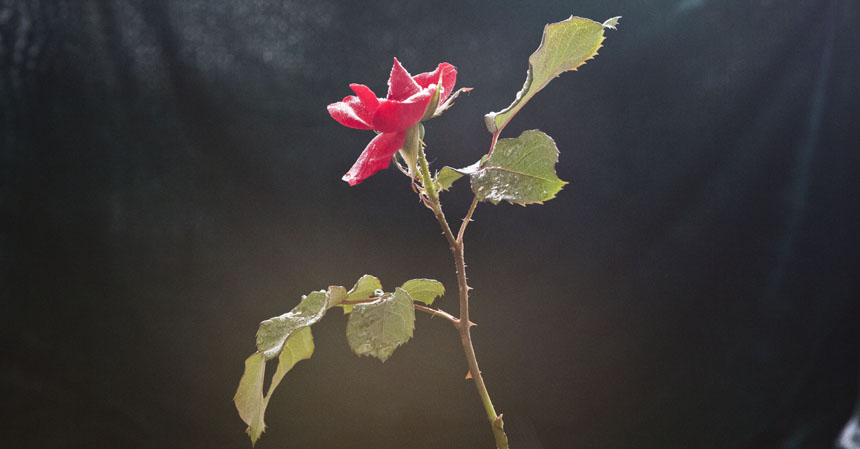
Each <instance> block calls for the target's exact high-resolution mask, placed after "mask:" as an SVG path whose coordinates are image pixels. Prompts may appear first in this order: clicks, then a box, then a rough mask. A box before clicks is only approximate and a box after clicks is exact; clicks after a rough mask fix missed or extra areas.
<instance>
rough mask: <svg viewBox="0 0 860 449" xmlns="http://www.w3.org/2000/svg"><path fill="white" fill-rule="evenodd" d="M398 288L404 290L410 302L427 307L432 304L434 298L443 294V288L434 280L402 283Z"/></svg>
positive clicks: (415, 280) (414, 280) (413, 280)
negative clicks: (420, 303)
mask: <svg viewBox="0 0 860 449" xmlns="http://www.w3.org/2000/svg"><path fill="white" fill-rule="evenodd" d="M400 288H402V289H403V290H406V292H407V293H409V296H411V297H412V300H414V301H418V302H423V303H424V304H427V305H428V306H429V305H430V304H433V301H434V300H436V298H438V297H440V296H442V295H444V294H445V286H444V285H442V283H441V282H439V281H437V280H434V279H412V280H409V281H406V282H405V283H403V285H402V286H401V287H400Z"/></svg>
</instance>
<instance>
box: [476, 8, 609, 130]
mask: <svg viewBox="0 0 860 449" xmlns="http://www.w3.org/2000/svg"><path fill="white" fill-rule="evenodd" d="M617 23H618V18H612V19H609V20H607V21H606V22H605V25H604V24H601V23H598V22H595V21H593V20H589V19H584V18H582V17H573V16H571V17H570V18H568V19H567V20H563V21H561V22H557V23H550V24H548V25H547V26H546V27H545V28H544V31H543V38H542V39H541V43H540V46H539V47H538V49H537V50H535V52H534V53H532V55H531V56H529V68H528V71H527V72H526V82H525V83H524V84H523V88H522V89H520V91H519V92H518V93H517V96H516V98H515V99H514V102H513V103H511V105H510V106H508V107H507V108H505V109H503V110H501V111H499V112H490V113H489V114H487V115H485V116H484V121H485V123H486V125H487V129H488V130H489V131H490V133H491V134H498V133H499V132H501V130H502V128H504V127H505V125H507V124H508V122H510V121H511V118H513V116H514V115H516V113H517V112H519V110H520V109H522V107H523V106H524V105H525V104H526V103H527V102H528V101H529V100H531V98H532V97H533V96H534V95H535V94H536V93H538V91H540V90H541V89H543V88H544V86H546V85H547V83H549V82H550V81H552V80H553V78H555V77H557V76H559V75H561V74H562V73H564V72H566V71H568V70H576V68H577V67H579V66H581V65H582V64H585V61H587V60H589V59H591V58H593V57H594V56H595V55H596V54H597V50H598V49H600V46H601V45H600V44H601V43H602V42H603V39H605V38H604V36H603V30H604V27H611V28H613V29H614V27H615V25H616V24H617Z"/></svg>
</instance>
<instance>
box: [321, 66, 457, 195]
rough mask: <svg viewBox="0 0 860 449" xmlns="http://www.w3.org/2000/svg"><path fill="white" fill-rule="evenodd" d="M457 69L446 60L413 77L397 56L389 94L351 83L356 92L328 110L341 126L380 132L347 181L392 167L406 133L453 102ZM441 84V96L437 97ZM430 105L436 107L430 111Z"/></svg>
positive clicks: (357, 179)
mask: <svg viewBox="0 0 860 449" xmlns="http://www.w3.org/2000/svg"><path fill="white" fill-rule="evenodd" d="M456 81H457V69H456V68H455V67H454V66H452V65H451V64H448V63H447V62H443V63H441V64H439V66H438V67H436V70H434V71H432V72H426V73H421V74H419V75H415V76H412V75H410V74H409V72H407V71H406V69H404V68H403V66H402V65H400V61H398V60H397V58H394V67H392V68H391V76H390V77H389V78H388V96H387V97H386V98H384V99H383V98H377V97H376V94H375V93H373V91H372V90H370V88H369V87H367V86H365V85H363V84H350V85H349V87H350V89H352V91H353V92H355V95H350V96H348V97H346V98H344V99H343V101H339V102H337V103H332V104H330V105H328V112H329V114H331V116H332V118H333V119H335V120H337V121H338V122H339V123H340V124H341V125H344V126H348V127H350V128H356V129H373V130H376V131H377V132H379V135H377V136H376V137H374V138H373V140H371V141H370V143H369V144H367V147H366V148H365V149H364V152H362V153H361V156H359V157H358V160H356V161H355V164H353V166H352V168H351V169H349V172H347V174H345V175H344V176H343V180H344V181H346V182H348V183H349V185H351V186H354V185H356V184H358V183H360V182H361V181H364V180H365V179H367V178H368V177H370V175H372V174H374V173H376V172H377V171H379V170H382V169H383V168H386V167H388V164H389V163H390V162H391V158H392V157H393V156H394V153H396V152H397V151H398V150H400V149H401V148H402V147H403V143H404V140H405V139H406V132H407V131H408V130H409V129H410V128H412V127H413V126H415V125H416V124H417V123H418V122H420V121H421V120H422V119H426V118H430V117H432V116H434V115H436V114H438V113H440V112H441V111H443V110H444V109H446V108H447V107H448V106H449V105H447V104H446V103H445V100H448V99H449V97H451V93H452V92H453V90H454V83H455V82H456ZM437 83H438V84H440V85H441V86H439V99H438V101H436V102H435V104H431V102H433V101H432V100H433V97H434V95H435V93H436V90H437ZM429 108H433V110H432V111H429V110H428V109H429Z"/></svg>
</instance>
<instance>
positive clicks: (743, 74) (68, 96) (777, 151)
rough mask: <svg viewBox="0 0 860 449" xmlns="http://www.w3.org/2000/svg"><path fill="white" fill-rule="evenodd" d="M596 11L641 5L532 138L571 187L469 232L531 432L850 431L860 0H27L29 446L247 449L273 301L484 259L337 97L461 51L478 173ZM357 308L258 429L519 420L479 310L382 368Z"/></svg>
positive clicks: (15, 84)
mask: <svg viewBox="0 0 860 449" xmlns="http://www.w3.org/2000/svg"><path fill="white" fill-rule="evenodd" d="M571 13H573V14H576V15H580V16H584V17H590V18H593V19H595V20H599V21H602V20H605V19H607V18H609V17H612V16H615V15H623V16H624V18H623V19H622V21H621V25H620V26H619V30H618V31H607V36H608V38H607V40H606V42H605V47H604V48H603V49H602V50H601V52H600V56H598V57H597V58H596V59H595V60H594V61H591V62H589V63H588V64H587V65H586V66H585V67H583V68H581V69H580V70H579V71H578V72H571V73H568V74H565V75H563V76H562V77H561V78H560V79H558V80H556V81H555V82H553V83H552V84H550V85H549V86H548V87H547V88H546V89H545V90H544V91H542V92H541V93H540V94H538V96H537V97H536V98H535V99H534V100H533V101H532V102H531V103H530V104H529V105H528V106H527V107H526V108H525V109H524V110H523V111H522V113H521V114H520V115H519V116H518V117H517V118H516V119H515V120H514V121H513V122H512V124H511V125H510V126H509V127H508V128H507V129H506V130H505V133H504V135H503V136H507V137H514V136H516V135H518V134H519V132H520V131H522V130H525V129H532V128H536V127H540V129H542V130H544V131H545V132H547V133H548V134H549V135H551V136H553V137H554V138H555V140H556V142H557V143H558V146H559V148H560V149H561V159H560V162H559V165H558V172H559V174H560V176H561V177H562V178H563V179H566V180H569V181H571V183H570V184H569V185H568V186H567V187H565V189H564V190H563V191H562V192H561V193H560V194H559V196H558V198H557V199H555V200H553V201H550V202H548V203H547V204H545V205H543V206H530V207H527V208H521V207H519V206H510V205H499V206H495V207H493V206H491V205H487V204H482V205H480V206H479V207H478V210H477V212H476V214H475V218H476V222H475V223H474V224H473V225H472V226H471V227H470V228H469V232H468V235H467V262H468V263H469V266H470V272H469V274H470V279H471V285H472V286H473V287H474V288H475V290H474V293H473V301H472V309H473V320H474V321H476V322H477V323H478V327H477V328H475V330H474V339H475V345H476V348H477V352H478V358H479V360H480V362H481V366H482V368H483V371H484V374H485V378H486V380H487V383H488V386H489V388H490V391H491V393H492V394H493V398H494V400H495V403H496V406H497V409H498V410H499V411H500V412H503V413H504V416H505V420H506V422H507V428H508V434H509V436H510V438H511V441H512V447H513V448H514V449H521V448H522V449H526V448H528V449H531V448H595V449H613V448H618V449H622V448H624V449H629V448H636V449H648V448H654V449H675V448H689V449H698V448H702V449H705V448H715V449H728V448H732V449H734V448H737V449H754V448H786V449H789V448H804V449H805V448H810V449H811V448H827V447H833V445H834V442H835V441H836V438H837V435H838V433H839V431H840V429H841V428H842V426H843V425H844V424H845V423H846V422H847V421H848V419H849V417H850V416H851V414H852V409H853V407H854V403H855V400H856V397H857V389H858V388H857V386H858V383H857V379H858V353H860V351H858V349H860V344H858V336H859V335H858V330H857V324H858V319H860V305H858V303H860V301H858V292H860V289H858V287H860V281H858V276H857V272H858V267H860V264H858V254H860V241H858V231H857V225H858V218H860V207H858V200H857V198H858V196H860V177H858V169H860V156H858V150H860V130H858V116H860V63H858V49H860V33H858V32H857V24H858V22H860V5H858V3H857V2H852V1H847V0H844V1H836V0H833V1H824V0H805V1H800V0H793V1H792V0H753V1H715V0H647V1H645V0H640V1H632V0H627V1H593V0H591V1H586V0H582V1H576V2H558V1H551V2H550V1H548V2H542V3H537V2H515V1H502V2H457V1H439V2H405V1H404V2H385V1H362V2H359V1H355V2H336V1H329V0H318V1H315V2H303V1H289V0H288V1H279V0H256V1H250V0H224V1H214V0H212V1H203V0H194V1H184V2H181V1H174V2H166V1H143V0H140V1H132V0H127V1H121V0H116V1H109V0H104V1H95V0H80V1H72V0H68V1H43V0H38V1H37V0H23V1H22V0H2V1H0V39H2V40H0V64H2V65H0V70H1V71H2V75H0V81H2V84H0V105H2V108H0V126H2V129H0V145H2V146H1V147H0V148H2V151H0V157H2V161H0V207H2V209H0V211H2V217H0V218H2V225H0V226H2V227H0V267H2V277H0V295H2V300H0V316H1V317H2V318H0V324H2V327H1V328H0V348H2V365H0V366H1V368H0V398H2V399H0V414H2V419H0V446H2V447H8V448H23V447H33V448H94V447H99V448H101V447H105V448H166V447H181V448H228V447H229V448H243V447H250V444H249V442H248V440H247V437H246V435H245V434H244V432H243V431H244V427H245V426H244V424H243V423H242V422H241V421H240V419H239V417H238V415H237V413H236V411H235V409H234V408H233V405H232V403H231V398H232V395H233V392H234V389H235V387H236V384H237V382H238V380H239V376H240V375H241V370H242V361H243V359H244V358H245V357H246V356H247V355H249V354H250V353H251V352H253V350H254V345H253V337H254V332H255V331H256V328H257V324H258V322H259V321H260V320H262V319H265V318H268V317H270V316H274V315H278V314H281V313H284V312H286V311H287V310H289V309H290V308H292V307H293V306H294V305H295V304H296V302H297V300H298V299H299V297H300V296H301V295H302V294H305V293H308V292H309V291H312V290H317V289H321V288H325V287H326V286H328V285H330V284H339V285H346V286H347V287H349V286H350V285H352V283H353V282H354V281H355V280H356V279H357V278H358V277H359V276H361V275H362V274H364V273H371V274H375V275H377V276H379V277H380V278H381V279H382V281H383V284H384V285H385V286H386V288H388V289H391V288H393V287H394V286H397V285H400V283H402V282H403V281H405V280H407V279H410V278H414V277H431V278H436V279H439V280H442V281H443V282H444V283H445V284H446V285H447V286H448V288H449V290H450V291H451V292H453V291H454V287H455V285H456V281H455V278H454V271H453V266H452V264H451V262H450V259H449V256H450V255H449V253H448V252H447V245H446V244H445V241H444V239H443V238H442V237H441V236H440V235H439V232H438V228H437V225H436V223H435V221H434V220H433V218H432V216H431V214H430V213H429V211H427V210H426V209H424V208H423V207H422V206H421V205H420V204H419V203H418V202H417V200H416V198H415V196H414V194H413V193H412V191H411V190H410V188H409V185H408V182H407V181H406V179H405V178H404V177H403V176H402V175H400V174H399V173H397V172H396V171H394V170H391V169H390V170H387V171H385V172H382V173H380V174H378V175H376V176H374V177H373V178H370V179H369V180H367V181H366V182H364V183H363V184H362V185H360V186H358V187H355V188H350V187H348V186H347V185H346V184H345V183H344V182H342V181H340V177H341V175H342V174H343V173H345V172H346V170H347V169H348V168H349V167H350V165H351V164H352V162H353V161H354V160H355V158H356V157H357V155H358V154H359V152H360V151H361V150H362V148H363V147H364V145H365V144H366V143H367V141H368V140H369V139H370V137H371V136H372V135H371V134H370V133H369V132H360V131H356V130H351V129H347V128H345V127H342V126H340V125H338V124H337V123H336V122H334V121H333V120H332V119H331V118H330V117H329V116H328V114H327V113H326V110H325V106H326V105H327V104H328V103H331V102H334V101H337V100H339V99H341V98H342V97H343V96H344V95H347V94H349V90H348V88H347V85H348V83H350V82H361V83H366V84H368V85H370V87H371V88H373V89H375V90H376V92H377V93H383V92H384V91H385V81H386V79H387V75H388V71H389V70H390V66H391V58H392V56H397V57H398V58H399V59H400V60H401V61H402V62H403V64H404V65H405V66H406V67H407V68H408V69H409V70H410V71H411V72H412V73H413V74H415V73H418V72H423V71H428V70H432V69H433V68H434V67H435V66H436V64H437V63H439V62H440V61H448V62H451V63H453V64H455V65H456V66H457V67H458V69H459V79H458V85H459V86H472V87H474V88H475V90H474V91H473V92H472V93H471V95H468V96H464V97H462V98H461V99H460V100H459V101H458V102H457V105H456V106H455V107H454V108H453V109H452V110H450V111H448V112H447V113H446V114H445V115H444V116H443V117H442V118H440V119H436V120H434V121H432V122H430V123H428V125H427V139H426V140H427V143H428V144H429V149H428V151H429V154H430V157H431V159H432V160H433V162H434V163H435V164H434V165H435V167H437V168H438V167H441V166H442V165H452V166H465V165H467V164H470V163H472V162H473V161H475V160H477V159H478V158H479V157H480V156H481V155H482V154H483V153H485V152H486V150H487V148H488V145H489V134H488V133H487V132H486V129H485V128H484V124H483V120H482V116H483V114H484V113H486V112H489V111H497V110H499V109H501V108H503V107H504V106H506V105H508V104H509V103H510V101H511V100H512V99H513V97H514V94H515V92H516V91H517V90H518V89H519V88H520V87H521V85H522V81H523V78H524V75H525V69H526V61H527V58H528V56H529V54H531V52H532V51H534V49H535V48H536V47H537V45H538V43H539V42H540V36H541V29H542V27H543V25H544V24H545V23H547V22H554V21H558V20H562V19H564V18H567V17H568V16H569V15H570V14H571ZM461 184H462V185H457V186H456V187H455V189H454V190H453V192H452V193H449V194H447V196H446V197H445V198H444V200H445V202H446V210H447V211H448V214H449V217H450V218H451V220H452V222H458V220H459V217H461V216H462V214H463V212H464V211H465V208H466V206H467V205H468V201H469V200H470V196H469V192H468V187H467V183H466V182H462V181H461ZM454 296H455V295H453V294H449V295H448V296H447V297H445V298H444V299H443V300H442V302H441V303H440V305H441V307H442V308H444V309H446V310H450V311H455V310H456V308H457V307H456V305H455V302H456V300H455V298H454ZM345 321H346V320H345V318H344V317H343V316H342V315H341V314H339V313H331V314H330V315H329V316H327V317H326V319H325V320H323V322H322V323H320V324H318V325H316V326H315V327H314V335H315V338H316V347H317V349H316V353H315V354H314V357H313V358H312V359H311V360H310V361H307V362H302V363H301V364H299V365H297V367H296V368H295V370H294V371H293V372H292V373H290V374H289V375H288V376H287V378H286V380H285V382H284V383H283V384H282V385H281V387H280V388H279V389H278V391H277V393H276V394H275V397H274V398H273V400H272V403H271V405H270V407H269V411H268V416H267V422H268V423H269V425H270V428H269V430H268V431H267V432H266V434H264V436H263V440H262V441H261V442H260V443H259V446H258V447H260V448H263V449H265V448H310V449H313V448H378V449H385V448H490V447H491V446H492V437H491V435H490V431H489V427H488V426H487V425H486V423H485V419H484V416H483V412H482V410H481V406H480V402H479V400H478V397H477V395H476V394H475V391H474V387H473V385H472V384H471V382H469V381H466V380H464V379H463V376H464V374H465V373H466V365H465V361H464V359H463V355H462V350H461V348H460V346H459V341H458V339H457V336H456V334H455V332H454V331H453V330H452V329H451V328H450V326H449V325H448V323H447V322H445V321H444V320H441V319H429V318H428V317H427V316H424V315H421V316H419V317H418V322H417V328H416V333H415V338H414V339H413V340H412V341H411V342H409V344H408V345H406V346H404V347H403V348H401V349H399V350H398V351H397V352H395V354H394V356H393V357H392V358H391V359H390V360H389V361H388V362H387V363H385V364H384V365H382V364H380V363H379V362H378V361H376V360H371V359H359V358H357V357H355V356H354V355H352V354H351V352H350V350H349V348H348V346H347V344H346V341H345V338H344V335H343V333H344V324H345ZM858 444H860V443H858Z"/></svg>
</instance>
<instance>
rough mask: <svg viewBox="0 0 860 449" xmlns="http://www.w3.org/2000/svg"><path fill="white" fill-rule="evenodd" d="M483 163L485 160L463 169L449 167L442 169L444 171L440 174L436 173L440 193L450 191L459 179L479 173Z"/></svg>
mask: <svg viewBox="0 0 860 449" xmlns="http://www.w3.org/2000/svg"><path fill="white" fill-rule="evenodd" d="M481 162H483V159H481V160H480V161H478V162H475V163H474V164H472V165H470V166H468V167H463V168H453V167H448V166H447V165H446V166H444V167H442V170H439V173H436V179H435V181H436V185H437V187H438V189H439V191H440V192H444V191H446V190H448V189H450V188H451V185H453V184H454V183H455V182H456V181H457V180H458V179H460V178H462V177H463V176H465V175H470V174H472V173H475V172H476V171H478V169H480V168H481Z"/></svg>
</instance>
